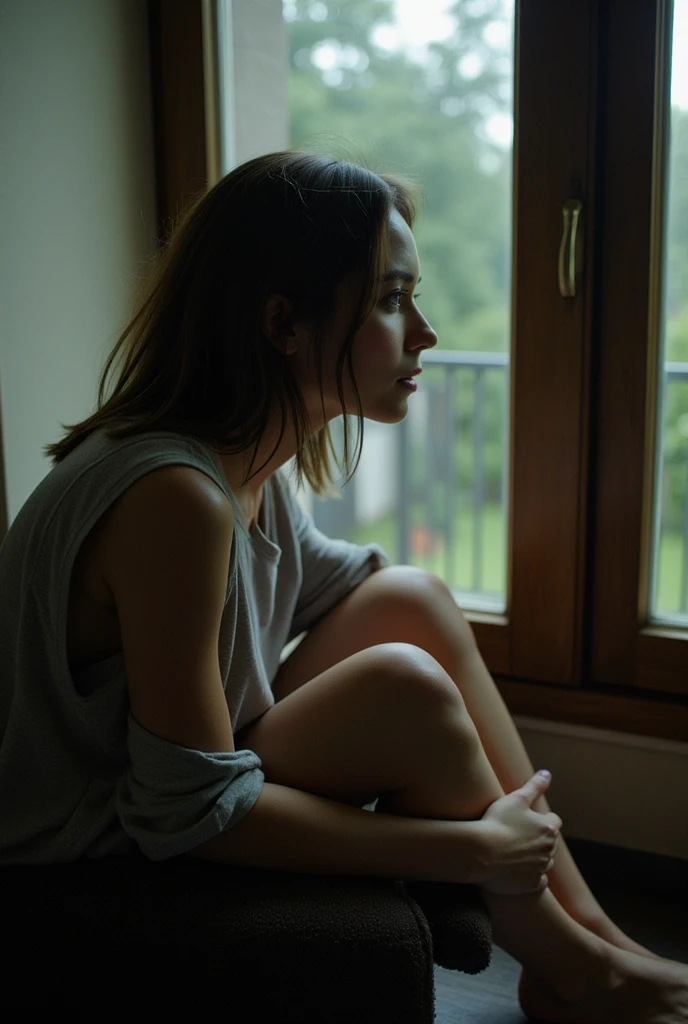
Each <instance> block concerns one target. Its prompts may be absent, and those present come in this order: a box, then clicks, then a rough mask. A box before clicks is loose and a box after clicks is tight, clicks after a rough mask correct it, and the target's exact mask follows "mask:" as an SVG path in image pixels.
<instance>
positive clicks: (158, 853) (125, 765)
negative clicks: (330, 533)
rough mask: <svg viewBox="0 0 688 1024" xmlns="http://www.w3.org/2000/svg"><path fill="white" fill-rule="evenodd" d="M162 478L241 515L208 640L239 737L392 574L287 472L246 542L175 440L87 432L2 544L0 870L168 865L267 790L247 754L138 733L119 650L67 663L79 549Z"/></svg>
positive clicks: (203, 447)
mask: <svg viewBox="0 0 688 1024" xmlns="http://www.w3.org/2000/svg"><path fill="white" fill-rule="evenodd" d="M170 465H186V466H192V467H194V468H196V469H198V470H201V471H202V472H203V473H205V474H206V475H207V476H209V477H210V479H211V480H213V481H214V482H215V483H216V484H217V486H218V487H220V488H221V490H222V491H223V492H224V494H225V495H226V496H227V498H228V499H229V500H230V501H231V503H232V505H233V507H234V509H235V531H234V542H233V544H232V552H231V558H230V565H229V571H228V579H227V591H226V599H225V607H224V612H223V615H222V622H221V628H220V635H219V641H218V654H219V662H220V668H221V673H222V682H223V686H224V690H225V695H226V699H227V705H228V708H229V713H230V717H231V721H232V727H233V730H234V732H235V733H236V732H238V731H239V730H240V729H241V728H242V727H243V726H245V725H248V724H249V723H250V722H252V721H254V720H255V719H256V718H258V717H259V716H260V715H262V714H263V713H264V712H265V711H266V710H267V709H268V708H270V707H271V706H272V705H273V704H274V702H275V701H274V696H273V694H272V690H271V684H272V682H273V680H274V677H275V675H276V673H277V670H278V667H279V661H280V655H281V652H282V650H283V648H284V646H285V645H286V644H287V643H288V642H289V641H290V640H292V639H293V638H295V637H296V636H298V635H300V634H301V633H302V632H303V631H304V630H307V629H309V628H310V627H311V626H312V625H313V624H314V623H315V622H316V621H317V620H318V619H319V618H320V617H321V616H322V615H324V614H325V613H326V612H327V611H328V610H329V609H331V608H332V607H333V606H334V605H335V604H336V603H337V602H338V601H340V600H341V599H342V598H343V597H344V596H345V595H346V594H347V593H349V592H350V591H351V590H353V589H354V588H355V587H356V586H357V585H358V584H359V583H360V582H362V581H363V580H364V579H365V578H366V577H367V576H368V575H369V574H370V573H371V572H374V571H375V570H376V569H379V568H380V567H382V566H385V565H387V564H389V562H388V558H387V556H386V555H385V552H384V551H383V550H382V548H380V547H379V546H378V545H377V544H367V545H356V544H351V543H349V542H347V541H343V540H332V539H330V538H328V537H326V536H325V535H324V534H323V533H321V532H320V531H319V530H317V529H316V527H315V526H314V524H313V521H312V519H311V517H310V516H308V515H307V514H306V513H305V512H304V511H303V510H302V508H301V506H300V505H299V503H298V502H297V500H296V498H295V497H294V495H293V493H292V491H291V488H290V485H289V483H288V479H287V476H286V472H285V471H284V470H278V471H277V472H276V473H274V474H273V475H272V476H271V477H270V478H269V479H268V480H267V481H266V483H265V486H264V490H263V501H262V507H261V512H260V516H259V520H258V524H257V525H256V526H255V527H254V528H253V529H252V530H251V532H249V531H248V530H247V529H246V527H245V525H244V523H243V518H242V516H243V513H242V512H241V510H240V508H239V506H238V504H237V500H236V497H235V495H234V494H233V493H232V491H231V490H230V489H229V487H228V485H227V481H226V477H225V475H224V472H223V469H222V464H221V462H220V461H219V459H218V456H217V455H216V454H215V452H214V451H213V450H212V448H211V447H209V446H208V445H207V444H206V443H204V442H201V441H198V440H195V439H192V438H190V437H188V436H186V435H181V434H178V433H174V432H170V431H156V432H150V433H142V434H138V435H136V436H134V437H128V438H125V439H123V440H114V439H111V438H109V437H108V436H107V435H106V433H105V431H104V429H101V430H97V431H95V432H94V433H93V434H91V435H90V436H89V437H88V438H86V440H85V441H83V442H82V443H81V444H80V445H79V446H78V447H77V448H76V449H74V450H73V451H72V452H71V453H70V454H69V455H68V456H67V457H66V458H65V459H64V460H63V461H62V462H60V463H58V464H57V465H56V466H55V467H53V468H52V469H51V470H50V471H49V472H48V474H47V475H46V476H45V477H44V479H43V480H42V481H41V483H40V484H39V485H38V487H37V488H36V489H35V490H34V491H33V493H32V494H31V495H30V496H29V498H28V500H27V501H26V502H25V504H24V505H23V507H22V508H21V509H20V511H19V513H18V515H17V517H16V518H15V520H14V521H13V523H12V525H11V527H10V530H9V532H8V534H7V536H6V537H5V540H4V542H3V544H2V546H1V547H0V864H20V863H23V864H50V863H60V862H69V861H73V860H77V859H78V858H80V857H89V858H93V857H103V856H106V855H111V854H116V855H117V854H125V853H127V852H128V851H130V850H131V849H132V848H133V847H134V846H135V845H136V846H138V847H139V849H140V850H141V851H142V852H143V853H144V854H145V855H146V856H147V857H149V858H151V859H153V860H163V859H165V858H169V857H174V856H178V855H180V854H183V853H186V852H187V851H189V850H191V849H193V848H194V847H195V846H198V845H199V844H201V843H203V842H205V841H207V840H208V839H210V838H212V837H213V836H215V835H217V834H219V833H220V832H222V831H224V830H226V829H228V828H231V827H232V826H233V825H235V824H236V823H237V822H239V821H241V819H242V818H243V817H244V815H246V814H247V813H248V811H250V810H251V808H252V807H253V806H254V804H255V803H256V801H257V800H258V797H259V796H260V792H261V790H262V787H263V784H264V782H265V777H264V774H263V772H262V771H261V761H260V758H259V757H258V755H257V754H255V753H254V752H253V751H250V750H238V751H232V752H224V751H218V752H216V753H207V752H203V751H197V750H190V749H188V748H186V747H180V746H178V745H176V744H174V743H170V742H168V741H167V740H164V739H162V738H161V737H159V736H155V735H153V734H152V733H150V732H148V730H146V729H144V728H143V727H142V726H141V725H139V723H138V722H137V721H136V720H135V719H134V717H133V715H132V714H131V710H130V707H129V699H128V691H127V685H126V674H125V667H124V658H123V653H122V652H121V651H120V652H119V653H118V654H115V655H114V656H113V657H111V658H108V659H106V660H105V661H101V662H99V663H98V664H96V665H93V666H91V667H89V668H88V669H87V670H86V671H84V672H81V673H72V672H71V671H70V667H69V664H68V659H67V644H66V620H67V607H68V596H69V584H70V579H71V573H72V569H73V565H74V560H75V557H76V554H77V552H78V550H79V547H80V546H81V543H82V542H83V540H84V539H85V537H86V535H87V534H88V532H89V531H90V530H91V528H92V527H93V526H94V524H95V523H96V521H97V520H98V519H99V518H100V517H101V516H102V515H103V514H104V513H105V512H106V511H107V509H108V508H109V507H110V506H111V505H112V504H113V503H114V502H115V501H116V500H117V499H118V498H119V497H120V496H121V495H122V494H123V493H124V491H126V490H127V488H128V487H130V486H131V485H132V484H133V483H134V482H135V481H136V480H138V479H139V478H140V477H142V476H144V475H145V474H146V473H150V472H151V471H153V470H155V469H158V468H160V467H162V466H170Z"/></svg>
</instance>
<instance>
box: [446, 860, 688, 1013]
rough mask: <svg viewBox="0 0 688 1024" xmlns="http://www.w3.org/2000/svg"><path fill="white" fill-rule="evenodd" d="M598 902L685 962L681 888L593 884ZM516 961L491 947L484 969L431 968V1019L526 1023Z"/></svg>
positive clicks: (687, 938) (631, 930)
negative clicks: (665, 889)
mask: <svg viewBox="0 0 688 1024" xmlns="http://www.w3.org/2000/svg"><path fill="white" fill-rule="evenodd" d="M588 882H589V884H590V888H591V889H592V890H593V892H594V893H595V896H596V897H597V900H598V902H599V903H600V904H601V905H602V907H604V909H605V910H606V912H607V913H608V915H609V916H610V917H611V919H612V920H613V921H614V922H615V923H616V924H618V925H619V927H620V928H621V929H622V930H623V931H625V932H626V934H627V935H629V936H630V937H631V938H632V939H635V941H636V942H639V943H640V944H641V945H643V946H646V947H647V948H648V949H650V950H651V951H652V952H653V953H657V954H659V955H660V956H666V957H669V958H670V959H671V960H679V961H681V962H682V963H688V916H687V910H686V895H685V891H684V892H682V893H681V892H679V891H676V892H675V893H674V894H672V893H652V892H642V891H641V892H638V891H637V890H636V891H635V892H634V891H633V889H632V888H631V887H626V888H624V889H623V890H620V889H610V888H607V887H604V886H602V885H599V884H597V885H595V884H593V883H592V881H591V880H590V879H588ZM520 970H521V968H520V964H519V963H518V962H517V961H516V960H514V959H513V958H512V957H510V956H509V955H508V953H505V952H504V950H502V949H499V948H498V947H497V946H495V947H494V950H493V955H492V963H491V964H490V966H489V968H488V969H487V970H486V971H484V972H483V973H482V974H477V975H469V974H459V973H458V972H457V971H448V970H445V969H444V968H443V967H435V1000H436V1006H435V1010H436V1017H435V1024H524V1022H525V1021H526V1020H527V1018H526V1017H525V1016H524V1014H523V1013H522V1012H521V1009H520V1007H519V1005H518V999H517V997H516V988H517V983H518V976H519V973H520Z"/></svg>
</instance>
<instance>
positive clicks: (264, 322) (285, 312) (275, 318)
mask: <svg viewBox="0 0 688 1024" xmlns="http://www.w3.org/2000/svg"><path fill="white" fill-rule="evenodd" d="M293 309H294V305H293V303H292V302H291V301H290V300H289V299H288V298H287V297H286V295H280V294H273V295H269V296H268V298H267V301H266V303H265V306H264V307H263V315H262V317H261V321H260V326H261V328H262V331H263V333H264V335H265V337H266V338H267V339H268V340H269V341H270V342H272V344H273V345H274V346H275V347H276V348H278V349H279V351H280V352H282V353H283V354H284V355H292V354H293V353H295V352H297V351H298V338H297V330H296V328H295V327H294V325H293V323H291V320H290V317H291V314H292V312H293Z"/></svg>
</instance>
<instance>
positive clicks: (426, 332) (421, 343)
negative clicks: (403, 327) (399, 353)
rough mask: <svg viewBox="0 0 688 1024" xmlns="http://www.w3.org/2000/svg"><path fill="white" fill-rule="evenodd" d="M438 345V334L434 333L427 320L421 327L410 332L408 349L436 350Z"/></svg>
mask: <svg viewBox="0 0 688 1024" xmlns="http://www.w3.org/2000/svg"><path fill="white" fill-rule="evenodd" d="M436 344H437V334H436V333H435V331H433V329H432V327H431V326H430V324H429V323H428V321H427V320H424V322H423V323H422V324H421V325H419V326H418V327H417V328H416V329H415V330H413V331H410V332H409V337H408V347H409V348H413V349H416V348H419V349H424V348H434V347H435V345H436Z"/></svg>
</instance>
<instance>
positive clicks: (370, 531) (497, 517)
mask: <svg viewBox="0 0 688 1024" xmlns="http://www.w3.org/2000/svg"><path fill="white" fill-rule="evenodd" d="M414 512H415V514H412V516H411V522H412V524H414V527H415V530H416V532H415V542H416V547H415V551H412V553H411V555H410V557H409V559H408V561H409V562H410V564H412V565H418V566H420V567H421V568H423V569H429V570H431V571H432V572H434V573H436V574H437V575H438V576H441V577H442V579H444V580H445V581H446V582H447V584H448V585H449V586H451V587H454V588H456V589H461V590H472V589H473V515H472V512H471V511H470V510H465V511H463V512H461V513H459V514H458V515H457V516H456V519H455V524H456V525H455V527H454V553H453V558H452V564H451V565H450V566H448V565H447V564H446V563H447V559H446V554H445V552H444V550H443V541H442V538H439V540H438V541H437V542H436V546H435V550H434V551H429V550H427V547H428V537H427V533H426V532H424V531H419V530H418V528H417V525H416V524H418V523H419V522H421V521H422V520H421V515H422V512H421V509H420V508H418V509H417V510H414ZM398 533H399V529H398V524H397V520H396V517H395V516H394V515H390V516H388V517H387V518H385V519H382V520H380V521H378V522H376V523H370V524H368V525H367V526H362V527H360V528H359V529H358V530H356V531H355V533H353V534H352V535H351V536H349V537H347V540H351V541H353V542H354V543H356V544H369V543H370V542H372V541H374V542H376V543H377V544H380V546H381V547H382V548H384V550H385V551H386V552H387V554H388V555H389V557H390V560H391V561H392V562H395V561H396V560H397V550H398V548H397V544H398ZM482 535H483V551H482V560H483V565H482V579H480V580H479V581H478V586H479V589H480V590H482V591H487V592H488V593H496V594H504V592H505V589H506V554H505V545H506V537H505V535H504V518H503V515H502V508H501V506H499V505H488V506H486V508H485V511H484V514H483V530H482ZM682 566H683V538H682V537H681V536H680V534H667V535H665V536H664V537H663V538H662V542H661V544H660V552H659V586H658V598H659V600H658V608H657V611H658V612H659V613H662V612H664V613H676V612H679V611H681V599H680V589H681V572H682Z"/></svg>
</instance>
